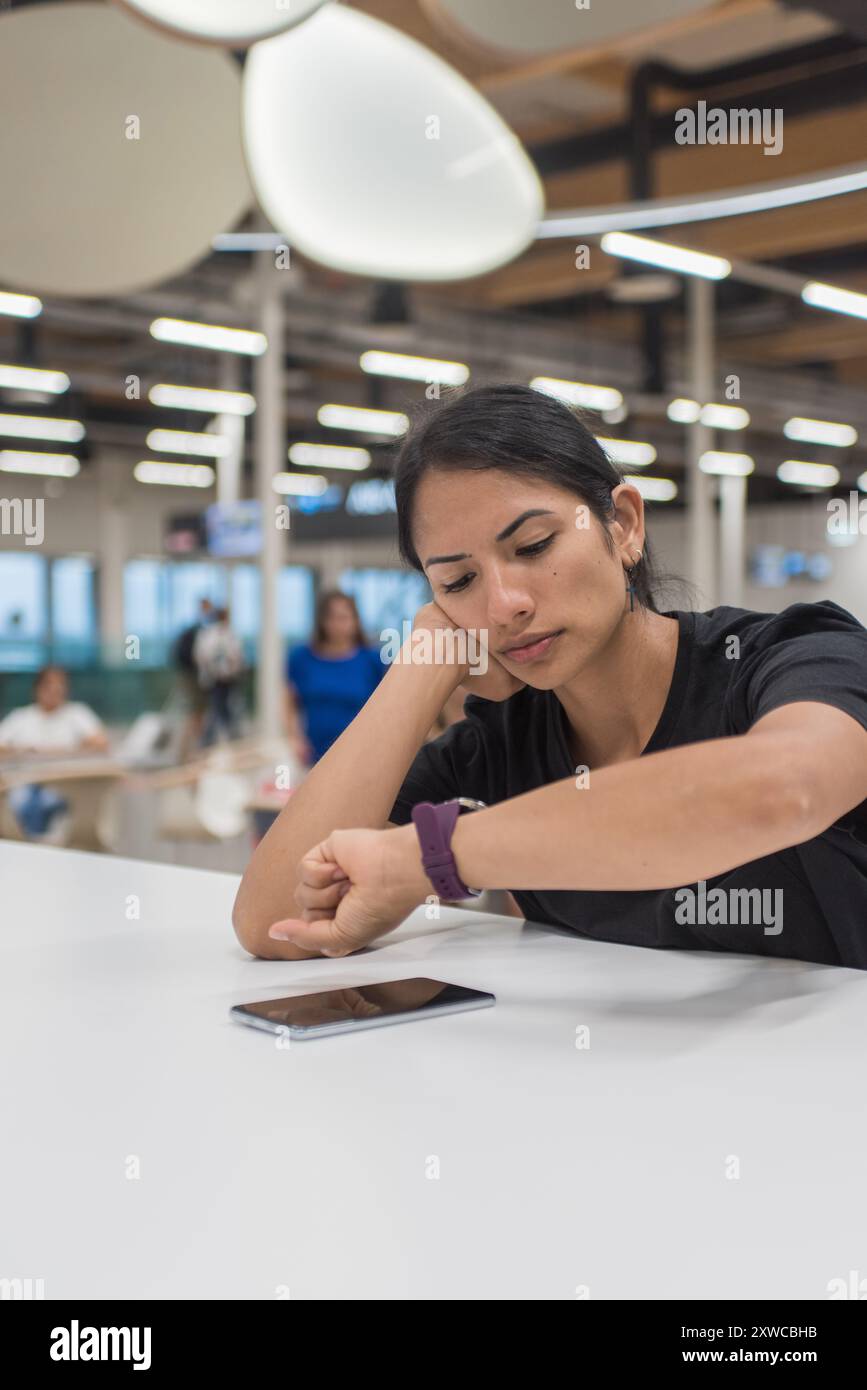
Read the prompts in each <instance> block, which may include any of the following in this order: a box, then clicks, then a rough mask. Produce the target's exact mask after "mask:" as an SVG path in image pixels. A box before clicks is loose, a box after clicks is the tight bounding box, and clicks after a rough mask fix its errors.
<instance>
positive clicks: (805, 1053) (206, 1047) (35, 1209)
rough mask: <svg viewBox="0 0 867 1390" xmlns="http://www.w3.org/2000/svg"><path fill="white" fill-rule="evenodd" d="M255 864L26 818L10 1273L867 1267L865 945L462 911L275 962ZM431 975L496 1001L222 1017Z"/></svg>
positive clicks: (814, 1277)
mask: <svg viewBox="0 0 867 1390" xmlns="http://www.w3.org/2000/svg"><path fill="white" fill-rule="evenodd" d="M236 883H237V880H236V878H235V877H234V876H230V875H228V874H217V873H206V872H203V871H200V870H191V869H179V868H173V867H168V866H164V865H155V864H148V863H142V862H136V861H132V860H123V859H112V858H108V857H100V856H97V855H88V854H79V853H74V852H70V851H66V850H54V849H47V848H42V847H34V846H29V845H13V844H10V843H8V842H0V885H2V895H0V904H2V907H0V918H2V920H0V951H2V962H0V990H2V1007H0V1018H2V1049H3V1065H2V1068H0V1114H2V1125H3V1131H4V1138H3V1143H2V1147H0V1177H2V1218H0V1251H2V1259H0V1277H2V1278H21V1279H26V1278H31V1279H34V1280H35V1279H43V1280H44V1289H45V1296H46V1298H49V1299H50V1298H71V1297H82V1298H111V1297H115V1298H123V1299H132V1298H171V1299H191V1298H209V1299H213V1298H231V1299H272V1298H285V1297H287V1296H288V1297H290V1298H293V1299H330V1298H338V1299H343V1298H346V1299H358V1298H362V1299H364V1298H373V1299H381V1298H384V1299H390V1298H428V1299H438V1298H461V1299H475V1298H493V1299H498V1298H520V1299H527V1298H531V1299H534V1298H543V1299H574V1298H576V1297H588V1296H589V1297H590V1298H591V1299H610V1298H618V1299H619V1298H625V1299H631V1298H656V1299H659V1298H662V1299H665V1298H673V1297H684V1298H716V1297H719V1298H783V1299H786V1298H802V1299H824V1298H827V1296H828V1293H827V1288H828V1283H829V1281H830V1280H832V1279H835V1278H841V1279H844V1280H846V1279H848V1278H849V1272H850V1271H851V1270H853V1269H856V1270H859V1271H860V1273H861V1275H862V1276H864V1275H867V1202H865V1199H864V1182H865V1170H867V1164H865V1158H867V1119H865V1106H864V1095H865V1083H864V1069H865V1064H864V1058H865V1047H867V973H864V972H860V971H855V970H843V969H836V968H832V967H826V966H814V965H809V964H804V963H800V962H789V961H772V960H763V959H759V958H756V957H750V956H730V955H720V954H714V953H704V952H696V953H691V952H679V951H677V952H676V951H652V950H644V949H640V948H633V947H625V946H613V945H607V944H604V943H595V942H589V941H585V940H581V939H577V938H574V937H570V936H568V935H563V934H560V933H558V932H555V931H552V930H551V929H548V928H542V927H535V926H529V925H526V924H522V923H521V922H520V921H517V920H515V919H511V918H498V917H485V916H481V915H480V914H478V913H472V912H464V911H461V910H458V909H443V910H442V916H441V920H440V921H439V922H428V921H426V920H425V919H424V913H423V911H422V912H419V913H416V914H414V916H413V917H412V918H410V919H409V920H408V921H407V922H405V923H404V924H403V925H402V926H401V927H400V929H399V930H398V931H397V932H396V933H394V934H392V935H390V936H388V937H386V938H384V940H383V941H382V942H381V944H380V945H379V946H378V947H377V948H376V949H373V950H371V951H368V952H366V953H364V954H363V955H360V956H356V957H349V958H347V959H343V960H314V961H305V962H298V963H288V962H285V963H284V962H269V961H255V960H252V959H250V958H249V957H248V956H246V955H245V953H244V952H243V951H242V950H241V948H240V947H239V946H238V944H237V942H236V941H235V938H234V935H233V933H232V931H231V927H230V922H229V917H230V910H231V904H232V900H233V897H234V892H235V887H236ZM131 895H135V896H136V897H137V898H138V899H139V900H140V919H139V920H134V919H131V920H130V919H128V917H127V911H128V907H127V902H128V899H129V898H130V896H131ZM413 975H430V976H433V977H434V978H437V979H443V980H450V981H454V982H456V983H459V984H464V985H472V986H477V987H479V988H481V989H484V990H490V991H493V992H494V993H495V994H496V996H497V1004H496V1007H494V1008H492V1009H483V1010H479V1011H478V1012H474V1013H464V1014H457V1015H452V1016H449V1017H442V1018H433V1019H427V1020H424V1021H421V1022H413V1023H409V1024H406V1025H400V1026H395V1027H387V1028H377V1029H372V1030H370V1031H368V1032H362V1033H355V1034H353V1035H350V1036H346V1037H336V1038H323V1039H319V1040H317V1041H314V1042H303V1043H293V1044H292V1045H291V1046H290V1047H288V1048H285V1047H283V1048H279V1047H277V1046H276V1045H275V1040H274V1039H272V1038H271V1037H270V1036H269V1035H268V1034H266V1033H262V1032H259V1031H257V1030H255V1029H252V1028H246V1027H242V1026H240V1025H238V1024H236V1023H234V1022H232V1021H231V1020H230V1019H229V1014H228V1011H229V1008H230V1006H231V1005H232V1004H235V1003H241V1002H247V1001H251V1000H256V999H260V998H277V997H279V996H280V995H281V994H287V993H294V992H297V993H304V992H307V991H311V990H316V989H319V988H324V987H325V986H326V985H327V986H332V985H334V986H343V985H348V984H352V983H359V982H364V981H367V982H372V981H378V980H389V979H400V978H402V977H408V976H413ZM583 1026H589V1029H590V1034H589V1037H590V1047H589V1048H577V1047H576V1045H575V1043H576V1029H578V1028H579V1027H583ZM434 1159H436V1160H437V1161H438V1165H439V1176H438V1177H429V1176H427V1175H426V1174H427V1173H429V1172H431V1171H433V1169H434V1162H433V1160H434ZM733 1159H737V1160H738V1162H739V1168H740V1176H739V1177H728V1176H727V1165H728V1171H729V1172H733V1171H734V1163H733V1161H732V1160H733ZM131 1160H132V1161H135V1160H137V1161H138V1165H139V1169H140V1175H139V1176H138V1177H128V1176H127V1172H128V1171H134V1170H133V1169H132V1167H131V1163H130V1161H131Z"/></svg>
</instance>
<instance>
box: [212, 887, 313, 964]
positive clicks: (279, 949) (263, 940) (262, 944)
mask: <svg viewBox="0 0 867 1390" xmlns="http://www.w3.org/2000/svg"><path fill="white" fill-rule="evenodd" d="M243 888H244V885H243V882H242V884H241V887H240V888H239V889H238V895H237V897H236V898H235V905H234V907H233V909H232V926H233V927H234V929H235V935H236V936H237V938H238V941H239V942H240V944H241V945H242V946H243V948H244V950H245V951H247V952H249V954H250V955H251V956H255V957H256V958H257V959H258V960H313V959H314V958H315V957H318V956H320V955H321V954H322V953H321V952H320V951H305V950H304V949H303V948H302V947H301V946H296V945H295V944H294V943H293V942H291V941H272V939H271V937H269V935H268V928H269V926H270V925H271V923H270V922H263V921H262V920H261V918H258V917H257V916H256V914H255V913H253V912H252V911H251V910H250V908H249V907H248V906H247V905H246V904H245V902H244V896H243Z"/></svg>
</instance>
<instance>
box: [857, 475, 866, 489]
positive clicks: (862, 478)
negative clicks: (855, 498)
mask: <svg viewBox="0 0 867 1390" xmlns="http://www.w3.org/2000/svg"><path fill="white" fill-rule="evenodd" d="M855 485H856V487H859V488H860V489H861V491H862V492H867V473H861V474H859V476H858V477H857V478H856V479H855Z"/></svg>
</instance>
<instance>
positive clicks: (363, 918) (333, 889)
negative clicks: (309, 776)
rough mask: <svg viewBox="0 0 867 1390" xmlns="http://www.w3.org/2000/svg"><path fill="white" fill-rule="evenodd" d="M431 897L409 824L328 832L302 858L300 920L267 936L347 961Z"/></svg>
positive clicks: (288, 920)
mask: <svg viewBox="0 0 867 1390" xmlns="http://www.w3.org/2000/svg"><path fill="white" fill-rule="evenodd" d="M432 892H433V888H432V886H431V882H430V879H429V878H428V876H427V874H426V873H425V871H424V868H423V867H422V862H421V851H420V849H419V843H418V837H417V835H416V831H415V826H414V825H407V826H401V827H400V828H399V829H396V830H334V831H332V833H331V834H330V835H329V836H328V839H327V840H322V841H321V842H320V843H319V844H318V845H314V847H313V849H311V850H309V851H308V853H307V854H305V856H304V858H303V859H302V860H301V863H300V865H299V869H298V886H297V888H296V890H295V901H296V902H297V903H298V906H299V909H300V911H299V914H298V917H288V918H286V919H284V920H283V921H281V922H275V923H274V925H273V926H272V927H271V928H270V929H269V931H268V935H269V936H270V937H271V938H272V940H275V941H291V942H292V943H293V944H294V945H296V946H300V947H302V948H303V949H304V950H306V951H319V952H321V953H322V955H324V956H348V955H349V954H350V952H351V951H359V950H361V948H362V947H364V946H367V945H369V943H370V942H371V941H375V940H376V938H377V937H378V936H384V935H385V933H386V932H389V931H391V930H392V929H393V928H394V927H397V926H399V925H400V923H401V922H402V921H403V920H404V918H405V917H407V916H408V915H409V913H410V912H412V910H413V908H415V907H417V906H418V905H419V903H423V902H424V901H425V899H426V898H427V897H429V896H430V895H431V894H432Z"/></svg>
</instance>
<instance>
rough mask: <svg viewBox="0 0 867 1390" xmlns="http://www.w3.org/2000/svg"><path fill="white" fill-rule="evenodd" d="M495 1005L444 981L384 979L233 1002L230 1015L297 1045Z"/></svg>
mask: <svg viewBox="0 0 867 1390" xmlns="http://www.w3.org/2000/svg"><path fill="white" fill-rule="evenodd" d="M494 1003H496V999H495V996H494V995H493V994H486V993H485V992H484V991H483V990H480V989H469V988H467V986H466V985H452V984H448V983H447V982H446V981H444V980H428V979H424V978H417V979H411V980H389V981H388V982H387V983H385V984H374V985H367V984H364V985H353V986H351V987H350V988H348V989H326V990H321V991H320V992H318V993H317V994H293V995H291V996H290V997H288V998H286V999H264V1000H262V1001H261V1002H259V1003H255V1004H236V1005H235V1006H234V1008H232V1009H230V1011H229V1012H230V1015H231V1017H232V1018H234V1019H235V1021H236V1022H237V1023H247V1024H249V1025H250V1027H251V1028H264V1029H265V1031H266V1032H269V1033H278V1034H284V1035H288V1036H289V1038H290V1039H292V1038H296V1039H297V1040H298V1041H299V1042H300V1041H303V1040H306V1039H309V1038H322V1037H327V1036H328V1035H330V1034H334V1033H354V1032H356V1030H357V1029H359V1028H382V1027H384V1026H385V1025H386V1024H389V1023H407V1022H410V1021H411V1020H412V1019H417V1018H427V1017H430V1016H431V1015H435V1014H455V1013H462V1012H463V1010H464V1009H486V1008H489V1007H490V1005H491V1004H494Z"/></svg>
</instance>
